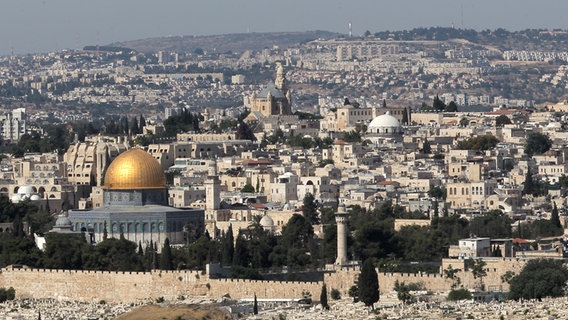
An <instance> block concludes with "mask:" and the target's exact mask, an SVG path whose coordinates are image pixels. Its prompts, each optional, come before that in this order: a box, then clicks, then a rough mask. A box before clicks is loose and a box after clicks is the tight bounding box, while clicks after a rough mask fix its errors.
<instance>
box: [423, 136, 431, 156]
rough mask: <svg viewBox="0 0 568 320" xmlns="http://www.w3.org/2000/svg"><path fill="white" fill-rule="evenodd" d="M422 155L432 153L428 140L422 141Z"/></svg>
mask: <svg viewBox="0 0 568 320" xmlns="http://www.w3.org/2000/svg"><path fill="white" fill-rule="evenodd" d="M422 153H423V154H430V153H432V146H431V145H430V141H428V139H426V140H424V143H422Z"/></svg>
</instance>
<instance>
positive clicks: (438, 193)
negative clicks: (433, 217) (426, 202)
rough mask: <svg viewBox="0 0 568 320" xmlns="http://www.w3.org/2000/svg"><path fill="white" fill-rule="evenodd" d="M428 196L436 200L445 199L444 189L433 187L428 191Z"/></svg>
mask: <svg viewBox="0 0 568 320" xmlns="http://www.w3.org/2000/svg"><path fill="white" fill-rule="evenodd" d="M428 196H429V197H431V198H436V199H438V200H441V199H445V198H446V189H444V188H443V187H440V186H433V187H431V188H430V190H428Z"/></svg>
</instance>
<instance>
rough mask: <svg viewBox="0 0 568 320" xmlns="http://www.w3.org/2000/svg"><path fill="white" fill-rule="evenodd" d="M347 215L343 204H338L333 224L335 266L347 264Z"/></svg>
mask: <svg viewBox="0 0 568 320" xmlns="http://www.w3.org/2000/svg"><path fill="white" fill-rule="evenodd" d="M348 219H349V213H347V211H345V204H343V203H340V204H339V205H338V206H337V213H335V222H336V224H337V259H336V260H335V264H336V265H340V266H341V265H345V264H347V262H348V260H347V221H348Z"/></svg>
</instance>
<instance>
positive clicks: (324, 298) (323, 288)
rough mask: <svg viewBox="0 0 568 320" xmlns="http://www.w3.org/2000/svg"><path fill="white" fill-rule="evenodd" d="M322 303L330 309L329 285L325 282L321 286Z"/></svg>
mask: <svg viewBox="0 0 568 320" xmlns="http://www.w3.org/2000/svg"><path fill="white" fill-rule="evenodd" d="M320 303H321V306H322V307H323V308H324V309H326V310H329V304H327V287H326V285H325V283H324V284H323V285H322V286H321V293H320Z"/></svg>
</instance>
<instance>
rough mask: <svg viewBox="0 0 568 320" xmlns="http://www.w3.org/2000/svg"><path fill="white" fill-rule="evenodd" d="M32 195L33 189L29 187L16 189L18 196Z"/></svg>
mask: <svg viewBox="0 0 568 320" xmlns="http://www.w3.org/2000/svg"><path fill="white" fill-rule="evenodd" d="M32 193H34V189H33V188H32V187H30V186H21V187H19V188H18V194H27V195H30V194H32Z"/></svg>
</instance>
